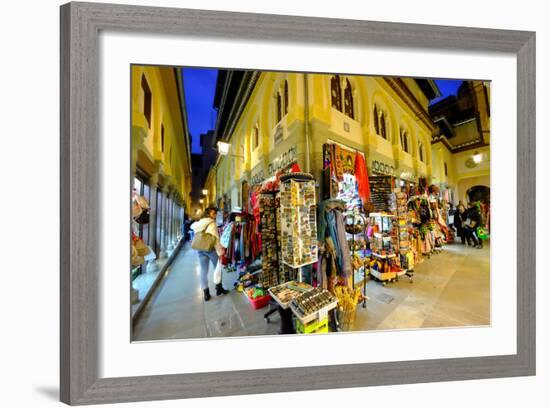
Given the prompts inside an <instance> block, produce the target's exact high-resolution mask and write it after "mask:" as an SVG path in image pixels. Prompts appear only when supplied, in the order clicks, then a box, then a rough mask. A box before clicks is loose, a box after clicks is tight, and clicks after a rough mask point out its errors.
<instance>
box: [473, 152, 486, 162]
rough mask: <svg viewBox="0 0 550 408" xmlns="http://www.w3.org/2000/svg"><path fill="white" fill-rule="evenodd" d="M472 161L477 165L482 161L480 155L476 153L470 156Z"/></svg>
mask: <svg viewBox="0 0 550 408" xmlns="http://www.w3.org/2000/svg"><path fill="white" fill-rule="evenodd" d="M472 159H473V161H474V163H476V164H479V163H481V160H482V159H483V155H482V154H481V153H478V152H477V151H476V152H475V153H474V155H473V156H472Z"/></svg>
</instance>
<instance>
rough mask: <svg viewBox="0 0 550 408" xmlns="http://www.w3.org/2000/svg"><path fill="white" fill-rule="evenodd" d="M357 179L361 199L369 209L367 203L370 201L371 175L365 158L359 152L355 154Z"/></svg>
mask: <svg viewBox="0 0 550 408" xmlns="http://www.w3.org/2000/svg"><path fill="white" fill-rule="evenodd" d="M355 179H356V181H357V191H358V193H359V197H361V201H362V202H363V206H364V207H367V203H368V202H369V200H370V183H369V173H368V171H367V165H366V163H365V158H364V157H363V155H362V154H361V153H359V152H357V153H356V154H355Z"/></svg>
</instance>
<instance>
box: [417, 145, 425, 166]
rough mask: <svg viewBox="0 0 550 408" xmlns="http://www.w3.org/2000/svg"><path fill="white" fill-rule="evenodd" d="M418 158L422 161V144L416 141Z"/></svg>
mask: <svg viewBox="0 0 550 408" xmlns="http://www.w3.org/2000/svg"><path fill="white" fill-rule="evenodd" d="M418 158H419V159H420V161H421V162H424V145H423V144H422V142H420V143H418Z"/></svg>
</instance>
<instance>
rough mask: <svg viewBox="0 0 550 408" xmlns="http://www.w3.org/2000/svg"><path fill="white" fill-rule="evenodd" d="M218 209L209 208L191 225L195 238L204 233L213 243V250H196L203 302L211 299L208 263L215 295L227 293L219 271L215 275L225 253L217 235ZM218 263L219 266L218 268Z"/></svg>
mask: <svg viewBox="0 0 550 408" xmlns="http://www.w3.org/2000/svg"><path fill="white" fill-rule="evenodd" d="M217 213H218V209H217V208H215V207H209V208H207V209H206V210H205V211H204V215H203V217H202V218H201V219H200V220H199V221H196V222H194V223H193V224H192V225H191V229H192V230H193V231H194V232H195V236H198V234H200V233H206V234H209V235H211V236H212V237H214V238H213V241H214V245H213V248H212V249H210V250H197V252H198V255H199V264H200V271H201V282H200V284H201V289H202V290H203V293H204V301H205V302H208V301H209V300H210V298H211V296H210V288H209V287H208V263H209V262H211V263H212V266H213V267H214V284H215V285H216V295H217V296H220V295H225V294H226V293H228V291H227V290H226V289H224V287H223V286H222V276H221V269H219V270H220V272H219V273H216V270H217V269H218V268H221V259H220V258H221V257H222V256H223V255H224V253H225V248H224V247H223V246H222V245H221V244H220V235H219V233H218V227H217V226H216V214H217ZM218 263H220V265H219V266H218Z"/></svg>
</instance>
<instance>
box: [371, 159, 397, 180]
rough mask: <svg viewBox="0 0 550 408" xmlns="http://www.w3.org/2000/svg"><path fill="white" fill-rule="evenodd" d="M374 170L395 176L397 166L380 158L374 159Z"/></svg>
mask: <svg viewBox="0 0 550 408" xmlns="http://www.w3.org/2000/svg"><path fill="white" fill-rule="evenodd" d="M372 171H373V172H374V173H379V174H387V175H389V176H393V175H394V173H395V167H393V166H391V165H389V164H386V163H383V162H381V161H378V160H373V161H372Z"/></svg>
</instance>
